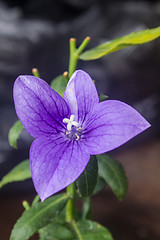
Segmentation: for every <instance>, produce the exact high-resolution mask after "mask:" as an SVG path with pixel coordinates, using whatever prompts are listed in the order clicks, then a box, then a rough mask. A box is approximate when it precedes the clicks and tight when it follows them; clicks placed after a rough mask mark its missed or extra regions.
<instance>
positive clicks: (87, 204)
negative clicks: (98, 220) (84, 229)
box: [81, 197, 93, 220]
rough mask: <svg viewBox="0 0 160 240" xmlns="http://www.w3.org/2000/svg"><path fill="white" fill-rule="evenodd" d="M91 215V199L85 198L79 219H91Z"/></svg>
mask: <svg viewBox="0 0 160 240" xmlns="http://www.w3.org/2000/svg"><path fill="white" fill-rule="evenodd" d="M92 217H93V214H92V206H91V198H90V197H87V198H84V200H83V208H82V211H81V219H82V220H85V219H92Z"/></svg>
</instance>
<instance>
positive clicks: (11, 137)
mask: <svg viewBox="0 0 160 240" xmlns="http://www.w3.org/2000/svg"><path fill="white" fill-rule="evenodd" d="M23 128H24V127H23V125H22V123H21V122H20V120H18V121H17V122H16V123H14V125H13V126H12V127H11V129H10V130H9V133H8V141H9V144H10V145H11V146H12V147H14V148H15V149H17V141H18V138H19V136H20V134H21V132H22V130H23Z"/></svg>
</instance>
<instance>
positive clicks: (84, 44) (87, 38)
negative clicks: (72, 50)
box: [76, 37, 91, 57]
mask: <svg viewBox="0 0 160 240" xmlns="http://www.w3.org/2000/svg"><path fill="white" fill-rule="evenodd" d="M90 40H91V38H90V37H86V38H85V39H84V41H83V42H82V43H81V45H80V46H79V48H78V49H77V51H76V54H77V55H78V57H79V55H80V54H81V53H82V52H83V50H84V49H85V48H86V46H87V45H88V43H89V42H90Z"/></svg>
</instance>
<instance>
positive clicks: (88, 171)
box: [76, 156, 98, 197]
mask: <svg viewBox="0 0 160 240" xmlns="http://www.w3.org/2000/svg"><path fill="white" fill-rule="evenodd" d="M97 175H98V165H97V159H96V157H95V156H91V158H90V161H89V163H88V164H87V166H86V168H85V170H84V171H83V173H82V174H81V175H80V177H79V178H78V179H77V180H76V185H77V188H78V192H79V195H80V197H88V196H90V195H91V194H92V192H93V190H94V188H95V185H96V183H97Z"/></svg>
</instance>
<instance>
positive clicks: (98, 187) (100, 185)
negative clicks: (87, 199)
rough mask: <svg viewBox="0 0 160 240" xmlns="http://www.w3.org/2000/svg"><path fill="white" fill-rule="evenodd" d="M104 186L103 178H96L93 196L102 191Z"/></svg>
mask: <svg viewBox="0 0 160 240" xmlns="http://www.w3.org/2000/svg"><path fill="white" fill-rule="evenodd" d="M105 186H106V182H105V180H104V179H103V178H101V177H100V176H98V177H97V183H96V186H95V188H94V191H93V195H94V194H97V193H99V192H100V191H101V190H102V189H104V188H105Z"/></svg>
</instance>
